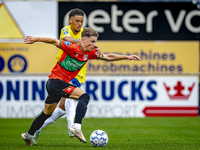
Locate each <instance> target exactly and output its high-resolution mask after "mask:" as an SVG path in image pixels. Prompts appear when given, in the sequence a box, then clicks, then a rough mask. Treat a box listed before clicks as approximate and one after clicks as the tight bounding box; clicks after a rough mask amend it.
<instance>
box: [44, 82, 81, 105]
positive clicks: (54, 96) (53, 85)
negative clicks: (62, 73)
mask: <svg viewBox="0 0 200 150" xmlns="http://www.w3.org/2000/svg"><path fill="white" fill-rule="evenodd" d="M76 88H77V87H76V86H75V85H73V84H70V83H67V82H64V81H62V80H59V79H49V80H48V81H47V83H46V89H47V92H48V96H47V98H46V100H45V103H46V104H52V103H58V102H59V101H60V99H61V97H66V98H68V97H69V96H70V95H71V93H72V92H73V91H74V90H75V89H76Z"/></svg>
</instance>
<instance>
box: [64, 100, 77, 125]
mask: <svg viewBox="0 0 200 150" xmlns="http://www.w3.org/2000/svg"><path fill="white" fill-rule="evenodd" d="M65 111H66V118H67V122H68V129H69V128H70V127H71V126H72V125H73V123H74V116H75V108H74V100H72V99H66V100H65Z"/></svg>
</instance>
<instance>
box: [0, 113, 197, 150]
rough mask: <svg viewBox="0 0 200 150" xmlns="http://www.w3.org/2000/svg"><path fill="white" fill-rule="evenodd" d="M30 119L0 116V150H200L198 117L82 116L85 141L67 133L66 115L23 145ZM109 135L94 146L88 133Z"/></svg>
mask: <svg viewBox="0 0 200 150" xmlns="http://www.w3.org/2000/svg"><path fill="white" fill-rule="evenodd" d="M32 121H33V119H0V150H25V149H27V150H67V149H69V150H73V149H77V150H88V149H89V150H90V149H91V150H93V149H95V150H98V149H101V150H102V149H113V150H122V149H123V150H129V149H130V150H200V118H199V117H194V118H190V117H182V118H176V117H172V118H167V117H163V118H161V117H160V118H156V117H155V118H153V117H152V118H85V119H84V120H83V123H82V131H83V133H84V136H85V138H86V139H87V141H88V142H87V143H86V144H85V143H82V142H80V141H79V140H78V139H76V138H72V139H71V138H69V137H68V135H67V121H66V119H65V118H61V119H59V120H57V121H56V122H55V123H54V124H52V125H50V126H48V127H46V128H45V129H44V130H43V131H42V132H41V134H40V136H39V138H38V143H37V145H35V146H26V145H25V143H24V141H23V140H22V139H21V133H23V132H26V131H28V129H29V127H30V125H31V123H32ZM96 129H101V130H104V131H105V132H106V133H107V134H108V138H109V140H108V144H107V145H106V146H105V147H93V146H92V145H91V144H90V141H89V137H90V134H91V133H92V132H93V131H94V130H96Z"/></svg>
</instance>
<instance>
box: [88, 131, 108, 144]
mask: <svg viewBox="0 0 200 150" xmlns="http://www.w3.org/2000/svg"><path fill="white" fill-rule="evenodd" d="M90 143H91V144H92V145H93V146H95V147H96V146H98V147H100V146H105V145H106V144H107V143H108V135H107V134H106V132H105V131H102V130H95V131H94V132H92V134H91V135H90Z"/></svg>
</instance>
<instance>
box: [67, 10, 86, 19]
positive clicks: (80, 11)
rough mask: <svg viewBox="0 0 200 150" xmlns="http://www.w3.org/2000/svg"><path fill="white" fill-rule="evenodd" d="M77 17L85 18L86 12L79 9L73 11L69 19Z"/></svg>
mask: <svg viewBox="0 0 200 150" xmlns="http://www.w3.org/2000/svg"><path fill="white" fill-rule="evenodd" d="M76 15H78V16H83V17H84V12H83V11H82V10H80V9H78V8H75V9H72V10H71V11H70V13H69V18H71V17H74V16H76Z"/></svg>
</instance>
